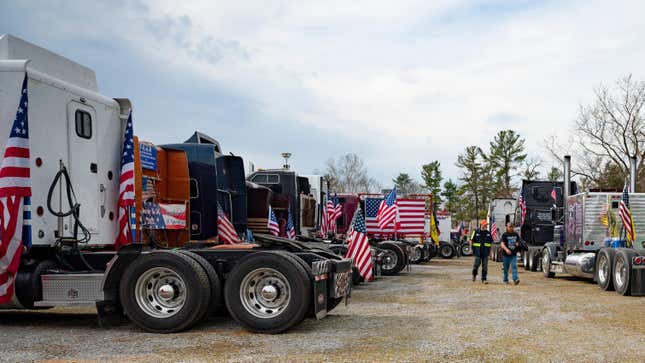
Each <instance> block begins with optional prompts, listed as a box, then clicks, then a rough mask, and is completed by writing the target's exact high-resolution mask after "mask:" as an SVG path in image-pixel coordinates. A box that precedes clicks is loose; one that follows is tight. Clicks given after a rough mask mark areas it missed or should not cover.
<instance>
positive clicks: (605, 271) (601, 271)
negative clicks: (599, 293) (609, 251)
mask: <svg viewBox="0 0 645 363" xmlns="http://www.w3.org/2000/svg"><path fill="white" fill-rule="evenodd" d="M608 276H609V264H608V263H607V257H605V255H600V260H599V261H598V281H600V283H601V284H605V282H607V277H608Z"/></svg>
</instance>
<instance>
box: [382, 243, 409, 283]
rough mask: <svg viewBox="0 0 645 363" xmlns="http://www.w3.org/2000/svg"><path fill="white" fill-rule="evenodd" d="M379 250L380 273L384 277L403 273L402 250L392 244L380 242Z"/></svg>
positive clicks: (403, 257) (403, 260)
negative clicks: (381, 256) (381, 254)
mask: <svg viewBox="0 0 645 363" xmlns="http://www.w3.org/2000/svg"><path fill="white" fill-rule="evenodd" d="M379 248H380V249H381V250H383V253H384V255H383V264H382V265H381V273H382V274H383V275H385V276H393V275H396V274H398V273H399V272H401V271H403V269H404V268H405V262H406V261H405V252H404V251H403V249H402V248H401V247H400V246H399V245H397V244H396V243H392V242H381V243H380V244H379Z"/></svg>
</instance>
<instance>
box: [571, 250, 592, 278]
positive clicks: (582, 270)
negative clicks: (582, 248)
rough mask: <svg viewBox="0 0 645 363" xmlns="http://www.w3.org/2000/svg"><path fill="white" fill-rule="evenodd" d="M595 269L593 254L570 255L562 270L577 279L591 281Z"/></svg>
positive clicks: (578, 253)
mask: <svg viewBox="0 0 645 363" xmlns="http://www.w3.org/2000/svg"><path fill="white" fill-rule="evenodd" d="M595 268H596V254H595V253H594V252H577V253H572V254H570V255H568V256H567V258H566V260H565V261H564V270H565V271H566V272H567V273H568V274H571V275H573V276H577V277H584V278H588V279H592V278H593V275H594V269H595Z"/></svg>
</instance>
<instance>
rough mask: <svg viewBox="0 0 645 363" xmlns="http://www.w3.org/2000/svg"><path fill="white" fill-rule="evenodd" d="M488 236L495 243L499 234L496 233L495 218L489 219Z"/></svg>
mask: <svg viewBox="0 0 645 363" xmlns="http://www.w3.org/2000/svg"><path fill="white" fill-rule="evenodd" d="M490 236H491V237H492V238H493V241H497V237H499V234H498V233H497V222H496V221H495V216H491V217H490Z"/></svg>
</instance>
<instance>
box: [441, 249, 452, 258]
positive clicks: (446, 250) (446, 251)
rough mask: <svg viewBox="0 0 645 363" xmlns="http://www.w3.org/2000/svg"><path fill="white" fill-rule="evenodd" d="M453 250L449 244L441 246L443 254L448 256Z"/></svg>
mask: <svg viewBox="0 0 645 363" xmlns="http://www.w3.org/2000/svg"><path fill="white" fill-rule="evenodd" d="M451 252H452V251H451V250H450V247H448V246H443V247H441V256H445V257H448V256H450V254H451Z"/></svg>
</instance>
